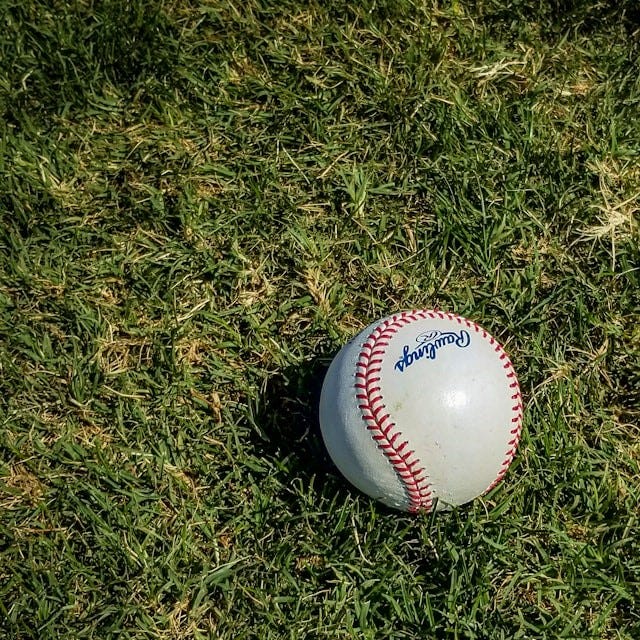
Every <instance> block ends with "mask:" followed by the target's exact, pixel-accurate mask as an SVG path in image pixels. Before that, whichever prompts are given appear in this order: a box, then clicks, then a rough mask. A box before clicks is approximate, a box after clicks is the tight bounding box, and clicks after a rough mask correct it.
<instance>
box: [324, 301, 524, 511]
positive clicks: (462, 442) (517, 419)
mask: <svg viewBox="0 0 640 640" xmlns="http://www.w3.org/2000/svg"><path fill="white" fill-rule="evenodd" d="M522 411H523V407H522V398H521V395H520V388H519V385H518V380H517V378H516V374H515V371H514V369H513V366H512V364H511V361H510V360H509V357H508V356H507V354H506V353H505V351H504V349H503V348H502V346H501V345H500V344H498V342H497V341H496V340H495V339H494V338H492V337H491V336H490V335H489V334H488V333H487V332H486V331H485V330H484V329H482V328H481V327H480V326H478V325H477V324H475V323H474V322H471V321H470V320H467V319H465V318H462V317H460V316H457V315H454V314H451V313H442V312H440V311H430V310H417V311H406V312H402V313H398V314H396V315H393V316H389V317H387V318H383V319H382V320H379V321H377V322H374V323H373V324H371V325H369V326H368V327H367V328H366V329H364V330H363V331H362V332H361V333H359V334H358V335H357V336H356V337H355V338H354V339H353V340H351V342H349V343H348V344H346V345H345V346H344V347H343V348H342V350H341V351H340V352H339V353H338V355H337V356H336V357H335V358H334V360H333V362H332V363H331V366H330V367H329V370H328V372H327V375H326V378H325V380H324V384H323V387H322V395H321V398H320V427H321V430H322V436H323V439H324V442H325V444H326V447H327V449H328V451H329V454H330V456H331V458H332V459H333V461H334V462H335V464H336V466H337V467H338V469H339V470H340V471H341V472H342V473H343V474H344V476H345V477H346V478H347V479H348V480H349V481H350V482H351V483H352V484H353V485H355V486H356V487H357V488H358V489H360V490H361V491H363V492H364V493H366V494H368V495H370V496H372V497H373V498H376V499H378V500H380V501H381V502H383V503H384V504H386V505H388V506H390V507H394V508H396V509H400V510H403V511H410V512H417V511H429V510H431V509H432V507H433V505H434V504H436V509H446V508H450V507H451V506H454V505H460V504H463V503H465V502H468V501H469V500H472V499H473V498H475V497H477V496H479V495H481V494H483V493H485V492H486V491H488V490H489V489H491V488H493V487H494V486H495V485H496V484H497V483H498V482H499V481H500V480H501V479H502V477H503V476H504V474H505V473H506V471H507V469H508V467H509V465H510V464H511V461H512V460H513V457H514V455H515V452H516V448H517V446H518V441H519V439H520V431H521V428H522ZM436 499H437V503H436Z"/></svg>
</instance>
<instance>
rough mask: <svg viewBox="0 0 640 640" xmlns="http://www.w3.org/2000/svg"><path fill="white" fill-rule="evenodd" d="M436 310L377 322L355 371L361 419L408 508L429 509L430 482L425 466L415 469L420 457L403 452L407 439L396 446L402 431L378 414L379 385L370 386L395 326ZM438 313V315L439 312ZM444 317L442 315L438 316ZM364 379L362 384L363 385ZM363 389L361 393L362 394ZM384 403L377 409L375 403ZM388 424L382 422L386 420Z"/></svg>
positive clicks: (428, 315) (429, 316)
mask: <svg viewBox="0 0 640 640" xmlns="http://www.w3.org/2000/svg"><path fill="white" fill-rule="evenodd" d="M436 313H438V312H430V311H405V312H403V313H401V314H397V315H394V316H392V317H391V318H389V319H387V320H385V321H384V322H383V323H382V324H380V325H378V326H377V327H376V328H375V329H374V330H373V331H372V332H371V334H370V335H369V337H368V338H367V339H366V341H365V343H364V344H363V345H362V349H361V351H360V355H359V360H358V362H357V367H360V368H361V369H364V373H361V372H360V371H359V370H356V379H357V382H356V383H355V388H356V397H357V399H358V400H359V401H362V402H359V405H358V406H359V407H360V410H361V411H362V418H363V420H364V422H366V425H367V429H368V430H369V431H370V432H371V437H372V439H373V440H374V441H375V443H376V445H377V446H378V448H379V449H380V450H381V451H382V453H383V454H384V455H385V456H386V457H387V459H388V460H389V462H390V463H391V464H392V465H393V468H394V470H395V472H396V474H397V475H398V477H399V478H400V480H401V481H402V483H403V485H404V488H405V491H406V492H407V497H408V499H409V511H411V512H417V511H429V510H430V509H431V507H432V505H433V497H432V495H431V485H430V484H429V481H428V479H427V477H426V476H425V473H424V468H419V469H417V468H416V467H418V466H419V464H420V460H419V459H418V457H417V456H416V455H415V452H414V451H412V450H409V451H407V452H406V453H403V452H404V450H405V449H406V448H407V446H408V444H409V443H408V441H402V442H401V443H400V444H399V445H397V446H396V444H395V443H396V440H397V439H398V438H399V437H400V436H401V435H402V432H401V431H399V430H398V429H397V428H396V424H395V423H394V422H388V421H389V420H390V418H391V417H390V415H389V414H385V415H383V416H382V417H380V416H379V414H380V413H381V411H382V409H383V408H384V402H383V397H382V394H381V393H380V387H379V386H378V387H375V388H370V385H371V383H373V382H378V381H379V380H380V378H379V377H372V376H374V375H375V374H377V373H380V370H381V368H380V367H376V366H375V365H379V364H381V363H382V358H383V356H384V354H385V352H386V348H387V347H388V346H389V340H390V339H391V338H392V337H393V335H394V334H395V333H397V331H398V329H402V327H404V326H406V325H407V324H410V323H411V322H415V321H416V320H418V319H424V318H433V317H434V314H436ZM438 315H440V314H438ZM440 317H443V316H440ZM363 382H364V384H363ZM363 392H364V393H363ZM379 402H383V404H380V405H379V406H378V407H377V408H376V409H372V407H373V405H374V404H377V403H379ZM387 422H388V424H385V423H387Z"/></svg>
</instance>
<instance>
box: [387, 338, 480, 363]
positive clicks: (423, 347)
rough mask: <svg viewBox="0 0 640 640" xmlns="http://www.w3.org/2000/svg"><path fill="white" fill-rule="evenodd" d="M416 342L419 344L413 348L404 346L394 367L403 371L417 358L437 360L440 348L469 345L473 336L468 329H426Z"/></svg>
mask: <svg viewBox="0 0 640 640" xmlns="http://www.w3.org/2000/svg"><path fill="white" fill-rule="evenodd" d="M416 342H417V343H418V346H417V347H416V348H415V349H413V350H411V348H410V347H409V345H408V344H405V345H404V347H402V355H401V356H400V357H399V358H398V361H397V362H396V364H395V366H394V369H397V370H398V371H400V373H402V372H403V371H404V370H405V369H406V368H407V367H409V366H411V365H412V364H413V363H414V362H416V360H421V359H422V358H426V359H427V360H435V359H436V356H437V355H438V349H441V348H442V347H445V346H446V345H448V344H455V345H456V346H457V347H460V348H464V347H468V346H469V343H470V342H471V336H470V335H469V332H468V331H465V330H464V329H461V330H460V331H436V330H433V331H426V332H425V333H421V334H420V335H419V336H418V337H417V338H416Z"/></svg>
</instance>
